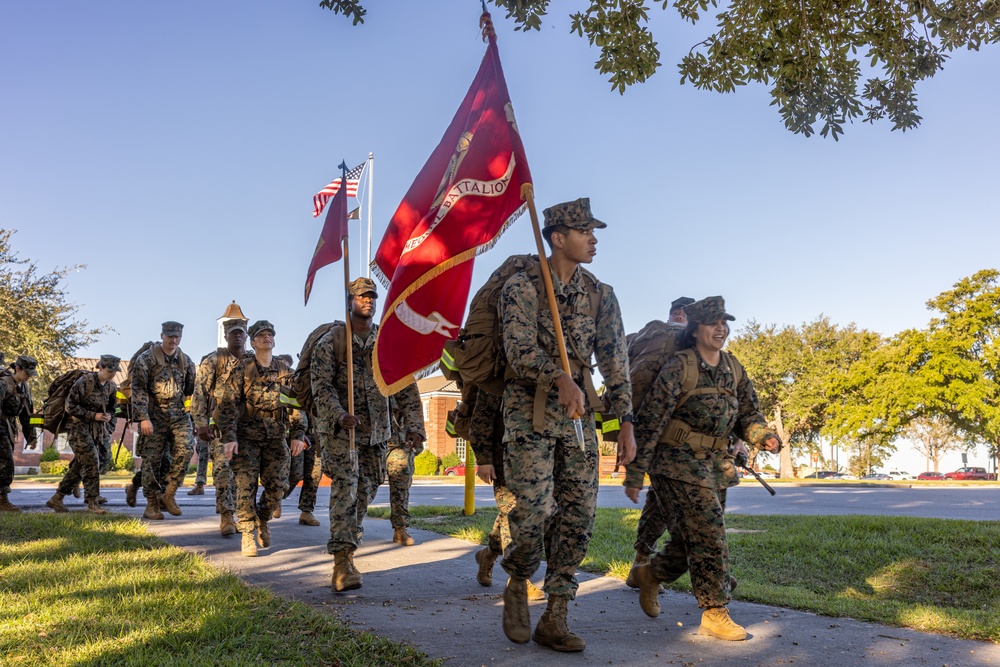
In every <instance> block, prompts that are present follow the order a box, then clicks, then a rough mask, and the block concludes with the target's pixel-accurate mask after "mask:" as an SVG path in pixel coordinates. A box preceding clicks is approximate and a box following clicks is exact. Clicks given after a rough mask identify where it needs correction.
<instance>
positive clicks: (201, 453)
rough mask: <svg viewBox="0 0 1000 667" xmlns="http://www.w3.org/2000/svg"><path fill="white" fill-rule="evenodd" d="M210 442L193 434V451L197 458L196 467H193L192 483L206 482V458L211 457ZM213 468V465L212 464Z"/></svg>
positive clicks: (202, 483)
mask: <svg viewBox="0 0 1000 667" xmlns="http://www.w3.org/2000/svg"><path fill="white" fill-rule="evenodd" d="M210 450H211V443H209V442H207V441H205V440H202V439H201V438H199V437H197V435H196V436H195V439H194V453H195V456H197V458H198V467H197V468H195V473H194V483H195V484H201V485H205V484H207V483H208V459H209V458H210V457H211V453H210ZM213 469H214V466H213Z"/></svg>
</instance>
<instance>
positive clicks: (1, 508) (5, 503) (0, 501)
mask: <svg viewBox="0 0 1000 667" xmlns="http://www.w3.org/2000/svg"><path fill="white" fill-rule="evenodd" d="M20 511H21V508H20V507H18V506H17V505H14V504H13V503H11V502H10V500H8V499H7V494H6V493H0V512H20Z"/></svg>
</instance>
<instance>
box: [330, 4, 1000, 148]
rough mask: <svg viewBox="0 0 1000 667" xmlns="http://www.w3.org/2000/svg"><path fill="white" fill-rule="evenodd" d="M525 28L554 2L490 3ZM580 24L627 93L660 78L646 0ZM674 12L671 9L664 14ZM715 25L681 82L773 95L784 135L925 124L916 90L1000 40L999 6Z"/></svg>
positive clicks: (776, 10)
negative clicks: (857, 123)
mask: <svg viewBox="0 0 1000 667" xmlns="http://www.w3.org/2000/svg"><path fill="white" fill-rule="evenodd" d="M491 1H492V3H493V4H494V5H496V6H497V7H500V8H502V9H503V10H504V11H506V12H507V18H512V19H513V20H514V23H515V25H516V28H515V29H517V30H540V29H541V25H542V17H543V16H544V15H545V14H546V11H547V10H548V7H549V3H550V0H491ZM319 4H320V7H324V8H326V9H331V10H333V11H334V13H337V14H344V15H345V16H348V17H350V18H352V19H353V21H354V24H355V25H357V24H358V23H363V22H364V16H365V9H364V7H363V6H362V0H321V2H320V3H319ZM586 4H587V8H586V9H585V10H584V11H577V12H575V13H573V14H571V15H570V21H571V23H570V26H571V27H570V30H571V31H572V32H575V33H577V34H578V35H580V36H581V37H583V36H586V38H587V39H588V40H589V41H590V43H591V45H596V46H597V47H598V48H599V49H600V51H601V55H600V58H598V60H597V63H596V64H595V69H597V70H598V71H599V72H600V73H601V74H608V75H610V78H609V82H610V83H611V87H612V90H618V91H619V92H620V93H624V92H625V89H626V88H627V87H628V86H630V85H632V84H635V83H641V82H643V81H645V80H646V79H647V78H649V77H650V76H652V75H653V74H654V73H655V72H656V70H657V69H658V68H659V66H660V51H659V48H658V47H657V43H656V41H655V40H654V39H653V35H652V33H651V32H650V31H649V29H648V28H647V27H646V26H647V24H648V22H649V8H648V6H647V2H646V0H589V2H588V3H586ZM668 4H671V3H670V2H669V1H668V0H664V2H663V3H662V7H663V9H666V8H667V5H668ZM672 5H673V7H674V9H676V11H677V14H678V15H679V17H680V18H681V20H683V21H689V22H691V23H692V24H697V23H698V22H699V21H701V20H702V18H703V16H702V14H703V13H704V12H708V11H709V7H710V6H711V7H712V9H713V10H715V9H716V8H717V7H719V3H718V2H717V1H716V0H674V2H673V3H672ZM712 13H713V14H714V16H712V17H711V19H710V20H712V22H713V24H714V29H715V31H714V32H712V33H711V34H710V35H708V36H707V37H705V39H703V40H702V41H701V42H699V43H697V44H695V45H694V46H693V47H692V48H691V50H690V51H689V52H688V54H687V55H686V56H684V57H683V58H682V59H681V62H680V64H679V66H678V68H679V70H680V75H681V83H685V82H688V81H690V82H691V84H692V85H694V86H695V87H697V88H700V89H705V90H713V91H716V92H720V93H729V92H733V91H735V90H736V88H737V87H738V86H745V85H747V84H749V83H760V84H764V85H766V86H769V87H770V90H771V98H772V102H771V104H772V105H774V106H777V107H778V112H779V113H780V115H781V118H782V120H783V121H784V123H785V127H786V128H787V129H789V130H791V131H792V132H795V133H797V134H802V135H804V136H807V137H808V136H811V135H812V134H813V133H814V132H815V130H816V126H820V130H819V132H820V134H821V135H822V136H832V137H833V138H834V139H837V138H838V136H839V135H840V134H842V133H843V132H844V125H845V124H846V123H848V122H854V120H856V119H859V118H860V119H862V120H863V121H865V122H871V123H874V122H875V121H879V120H882V119H888V120H889V121H890V122H891V123H892V129H893V130H903V131H904V132H905V131H906V130H910V129H913V128H915V127H917V125H919V124H920V120H921V118H920V116H919V115H918V114H917V96H916V92H915V88H916V84H917V83H918V82H920V81H923V80H924V79H927V78H930V77H932V76H934V75H935V74H936V73H937V72H938V71H940V70H941V69H943V68H944V63H945V61H946V60H947V59H948V57H949V53H950V52H952V51H954V50H956V49H968V50H976V51H978V50H979V47H980V46H982V45H983V44H995V43H997V42H998V41H1000V2H997V0H944V1H943V2H937V1H936V0H905V1H900V0H845V1H844V2H837V3H831V2H825V1H823V0H799V2H794V3H772V2H763V1H762V0H732V2H730V3H728V4H726V5H725V6H724V8H723V9H722V11H721V12H720V13H718V14H715V12H714V11H713V12H712Z"/></svg>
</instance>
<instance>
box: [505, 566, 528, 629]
mask: <svg viewBox="0 0 1000 667" xmlns="http://www.w3.org/2000/svg"><path fill="white" fill-rule="evenodd" d="M503 633H504V634H505V635H507V639H509V640H511V641H512V642H514V643H515V644H527V643H528V640H529V639H531V617H530V616H529V615H528V580H527V579H520V578H518V577H511V578H510V579H508V580H507V588H506V589H504V592H503Z"/></svg>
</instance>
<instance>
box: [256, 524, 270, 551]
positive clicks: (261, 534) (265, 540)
mask: <svg viewBox="0 0 1000 667" xmlns="http://www.w3.org/2000/svg"><path fill="white" fill-rule="evenodd" d="M257 539H258V540H260V546H262V547H264V548H265V549H266V548H268V547H269V546H271V528H270V527H269V526H268V525H267V521H264V520H263V519H257Z"/></svg>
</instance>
